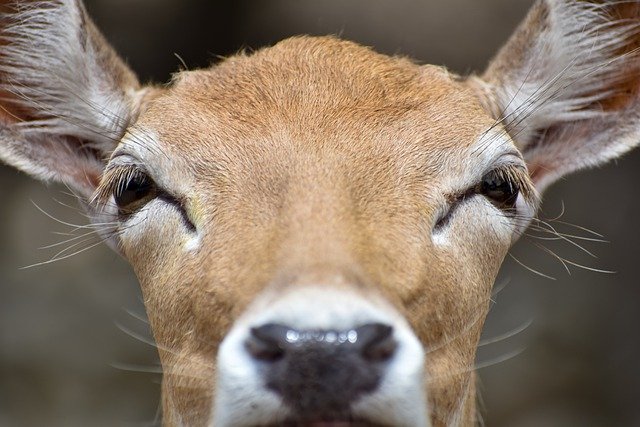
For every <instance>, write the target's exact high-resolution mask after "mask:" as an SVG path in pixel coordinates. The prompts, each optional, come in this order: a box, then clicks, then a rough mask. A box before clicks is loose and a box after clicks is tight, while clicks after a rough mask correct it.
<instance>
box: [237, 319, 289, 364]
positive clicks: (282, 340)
mask: <svg viewBox="0 0 640 427" xmlns="http://www.w3.org/2000/svg"><path fill="white" fill-rule="evenodd" d="M292 333H295V331H293V330H292V329H290V328H287V327H286V326H283V325H278V324H275V323H268V324H266V325H262V326H259V327H255V328H251V335H250V336H249V338H247V340H246V341H245V346H246V348H247V351H248V352H249V354H251V355H252V356H253V357H254V358H256V359H258V360H262V361H265V362H274V361H277V360H280V359H282V357H283V356H284V354H285V352H286V349H287V342H288V341H287V340H289V341H291V339H290V336H291V334H292Z"/></svg>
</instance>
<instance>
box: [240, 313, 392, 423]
mask: <svg viewBox="0 0 640 427" xmlns="http://www.w3.org/2000/svg"><path fill="white" fill-rule="evenodd" d="M396 346H397V344H396V341H395V339H394V338H393V328H392V327H391V326H388V325H384V324H382V323H368V324H365V325H362V326H360V327H358V328H354V329H350V330H346V331H336V330H297V329H293V328H290V327H288V326H285V325H279V324H275V323H269V324H266V325H263V326H259V327H256V328H252V329H251V336H250V337H249V338H248V339H247V341H246V348H247V351H248V352H249V353H250V354H251V355H252V356H253V357H254V358H255V359H256V361H258V362H259V365H260V369H261V370H262V375H263V378H264V380H265V385H266V387H267V388H268V389H270V390H272V391H275V392H276V393H278V394H279V395H280V396H281V397H282V399H283V400H284V401H285V402H286V403H287V404H288V405H289V406H290V407H291V408H292V409H293V411H294V413H295V414H296V417H298V418H300V419H302V420H331V419H336V418H340V417H348V413H349V407H350V405H351V403H353V402H354V401H355V400H357V399H358V398H359V397H360V396H362V395H364V394H368V393H371V392H373V391H375V390H376V388H377V387H378V385H379V383H380V380H381V378H382V376H383V374H384V370H385V368H386V362H388V361H389V360H390V359H391V358H392V357H393V354H394V352H395V350H396Z"/></svg>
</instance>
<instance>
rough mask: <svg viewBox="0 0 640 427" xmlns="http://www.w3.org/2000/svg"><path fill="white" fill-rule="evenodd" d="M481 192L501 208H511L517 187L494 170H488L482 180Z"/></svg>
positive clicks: (516, 193)
mask: <svg viewBox="0 0 640 427" xmlns="http://www.w3.org/2000/svg"><path fill="white" fill-rule="evenodd" d="M481 191H482V194H484V195H485V196H487V197H488V198H489V199H491V200H492V201H493V202H495V203H496V204H498V205H499V207H501V208H512V207H513V206H515V204H516V200H517V199H518V192H519V189H518V187H517V186H516V185H514V184H513V182H511V181H510V180H508V179H505V178H503V177H502V176H500V175H499V174H498V173H496V172H490V173H488V174H487V175H485V177H484V178H483V180H482V188H481Z"/></svg>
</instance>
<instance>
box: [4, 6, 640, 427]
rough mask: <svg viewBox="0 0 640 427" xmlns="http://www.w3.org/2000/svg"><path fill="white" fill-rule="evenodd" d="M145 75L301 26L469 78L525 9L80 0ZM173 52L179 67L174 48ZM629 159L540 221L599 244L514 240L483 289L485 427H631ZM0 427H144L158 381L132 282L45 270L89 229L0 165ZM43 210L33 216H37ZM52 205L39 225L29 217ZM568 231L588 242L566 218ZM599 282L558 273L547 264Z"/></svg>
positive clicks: (93, 256)
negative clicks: (76, 229)
mask: <svg viewBox="0 0 640 427" xmlns="http://www.w3.org/2000/svg"><path fill="white" fill-rule="evenodd" d="M86 3H87V7H88V9H89V11H90V14H91V15H92V16H93V17H94V18H95V20H96V22H97V23H98V26H99V27H100V28H101V29H102V30H103V32H104V33H105V34H106V36H107V38H108V39H109V40H110V41H111V42H112V43H113V44H114V45H115V47H116V49H117V50H118V51H119V52H120V53H121V54H122V56H123V57H124V58H126V60H127V61H128V62H129V64H130V65H131V66H132V68H133V69H134V70H135V71H136V72H137V73H138V74H139V76H140V77H141V80H142V81H154V82H165V81H167V80H168V78H169V76H170V73H172V72H174V71H177V70H178V69H179V68H180V66H181V65H180V64H181V61H182V60H183V61H184V63H186V65H187V66H188V67H189V68H197V67H204V66H207V65H208V64H210V63H212V62H215V61H216V60H217V59H216V58H217V57H218V56H219V55H229V54H232V53H233V52H235V51H237V50H239V49H241V48H258V47H261V46H264V45H269V44H272V43H275V42H276V41H278V40H280V39H282V38H284V37H287V36H290V35H293V34H299V33H307V34H340V35H341V36H342V37H344V38H348V39H352V40H355V41H358V42H360V43H362V44H365V45H370V46H373V47H374V48H375V49H376V50H378V51H381V52H384V53H388V54H403V55H409V56H412V57H414V58H416V59H417V60H418V61H420V62H427V63H433V64H442V65H446V66H448V67H449V68H451V69H452V70H454V71H456V72H458V73H469V72H472V71H473V70H477V71H480V70H482V69H483V68H484V67H485V65H486V64H487V61H488V60H489V58H490V57H491V55H492V54H493V53H494V52H495V51H496V49H497V48H498V47H499V46H500V45H501V43H503V42H504V41H505V40H506V39H507V37H508V36H509V34H510V33H511V31H512V30H513V29H514V27H515V26H516V25H517V23H518V22H519V20H520V19H522V17H523V16H524V15H525V13H526V10H527V9H528V8H529V7H530V6H531V4H532V1H531V0H483V1H482V2H480V1H477V0H448V1H446V2H445V1H435V0H393V1H391V0H323V1H318V0H269V1H255V0H254V1H249V0H234V1H226V2H215V1H211V0H87V1H86ZM175 54H177V55H179V57H180V58H181V60H180V59H178V58H177V57H176V55H175ZM639 186H640V151H638V152H635V153H632V154H630V155H628V156H626V157H625V158H624V159H623V160H621V161H619V162H616V163H613V164H610V165H608V166H606V167H604V168H601V169H598V170H594V171H589V172H586V173H582V174H578V175H574V176H572V177H570V178H569V179H566V180H564V181H562V182H560V183H558V184H556V185H555V186H554V187H553V188H552V189H551V190H550V191H549V192H548V193H547V194H546V196H545V201H544V206H543V213H542V214H541V217H542V218H555V217H557V216H558V215H560V214H563V215H562V218H561V219H560V221H564V222H567V223H570V224H575V225H577V226H579V227H585V228H588V229H591V230H594V231H596V232H598V233H600V234H602V235H603V236H604V237H605V239H606V240H609V241H610V243H604V244H602V243H590V242H585V244H586V246H587V248H588V249H589V250H590V251H592V252H593V253H594V254H595V255H597V258H595V257H591V256H589V255H586V254H585V253H584V252H582V251H581V250H580V249H579V248H578V247H576V246H574V245H571V244H568V243H567V242H564V243H563V242H549V241H544V242H543V241H539V240H535V239H531V238H525V239H522V240H521V241H520V242H519V243H518V244H517V245H516V247H515V248H514V249H513V250H512V254H513V256H514V257H515V258H516V259H517V260H518V261H519V262H521V263H524V264H526V265H527V266H529V267H531V268H533V269H535V270H539V271H541V272H544V274H546V275H549V276H553V277H555V279H556V280H551V279H546V278H543V277H540V276H538V275H536V274H534V273H532V272H531V271H529V270H528V269H526V268H525V267H523V266H521V265H520V263H519V262H516V261H514V260H513V259H512V258H510V257H508V258H507V260H506V262H505V265H504V268H503V270H502V272H501V274H500V277H499V279H498V281H497V284H496V295H495V297H494V301H495V304H494V305H493V308H492V311H491V313H490V315H489V318H488V320H487V325H486V328H485V333H484V339H483V343H484V344H485V345H483V346H482V347H481V348H480V350H479V354H478V361H477V363H478V366H479V373H480V378H481V387H480V389H481V396H482V402H483V403H482V405H483V407H484V409H483V413H484V418H485V421H486V425H488V426H490V427H493V426H505V427H506V426H509V427H514V426H517V427H525V426H526V427H529V426H640V405H638V404H637V402H638V401H639V400H640V364H639V363H638V361H639V360H640V333H639V332H638V325H640V283H639V282H640V280H638V278H637V277H638V274H637V272H636V270H637V269H638V264H639V261H640V257H639V256H638V253H640V225H639V224H638V219H639V218H640V198H639V197H638V195H639V194H640V193H639V192H638V188H639ZM0 195H2V198H1V199H0V200H1V202H0V236H1V237H0V426H120V425H122V426H137V425H155V424H154V422H155V421H154V420H155V417H156V412H157V409H158V404H159V382H160V375H159V374H158V373H157V355H156V352H155V349H154V348H153V346H151V345H149V343H145V341H149V340H151V334H150V332H149V331H148V328H147V325H146V323H145V322H144V316H145V315H144V308H143V305H142V303H141V297H140V293H139V290H138V285H137V283H136V280H135V278H134V276H133V274H132V272H131V270H130V269H129V267H128V266H127V265H126V264H125V263H124V261H122V260H121V259H120V258H119V257H118V256H117V255H115V254H113V253H112V252H110V251H109V249H107V248H106V247H104V246H102V245H100V246H97V247H94V248H92V249H90V250H88V251H85V252H82V253H80V254H78V255H75V256H73V257H70V258H69V259H65V260H62V261H58V262H55V263H52V264H48V265H44V266H37V267H33V268H28V269H20V267H24V266H28V265H31V264H35V263H38V262H42V261H46V260H48V259H50V258H51V257H52V256H54V255H55V254H56V253H57V252H58V251H59V250H60V249H64V248H65V247H66V246H69V245H61V246H60V247H58V246H56V247H52V248H48V249H42V250H39V249H38V248H40V247H43V246H47V245H51V244H55V243H58V242H62V241H64V240H65V239H66V237H65V236H64V235H61V234H55V233H56V232H57V233H67V232H69V231H70V227H69V226H65V225H63V224H61V223H59V222H57V221H56V220H54V219H52V218H50V217H49V216H48V215H50V216H52V217H55V218H57V219H58V220H61V221H64V222H69V223H76V224H84V223H85V219H84V217H83V215H82V213H81V212H79V211H78V209H77V208H76V207H75V206H76V205H75V204H74V202H73V200H72V199H71V198H70V197H69V196H68V195H66V194H65V190H64V189H63V188H59V187H57V186H52V187H49V188H46V187H44V186H42V185H40V184H38V183H36V182H34V181H32V180H30V179H28V178H27V177H25V176H24V175H22V174H19V173H17V172H14V171H13V170H11V169H9V168H7V167H4V166H0ZM36 206H38V207H39V208H38V207H36ZM40 209H41V210H43V211H44V212H47V214H48V215H45V214H44V213H43V212H41V210H40ZM554 224H555V226H556V227H558V228H559V229H561V230H563V231H565V232H567V233H569V234H580V235H583V236H588V235H589V233H588V232H586V231H584V230H582V229H580V228H577V227H574V226H572V225H568V224H564V223H561V222H559V221H556V222H554ZM538 243H544V244H545V246H547V247H549V248H550V249H552V250H553V251H555V252H556V253H557V254H558V255H559V256H561V257H565V258H568V259H570V260H573V261H575V262H577V263H583V264H585V265H587V266H589V267H592V268H598V269H607V270H614V271H616V272H617V273H616V274H603V273H596V272H592V271H586V270H583V269H580V268H576V267H571V274H568V273H567V272H566V271H565V269H564V268H563V267H562V266H561V265H560V263H559V262H558V260H557V259H556V258H554V256H552V255H550V254H549V253H547V252H546V251H545V250H543V249H540V248H539V247H538V246H537V244H538Z"/></svg>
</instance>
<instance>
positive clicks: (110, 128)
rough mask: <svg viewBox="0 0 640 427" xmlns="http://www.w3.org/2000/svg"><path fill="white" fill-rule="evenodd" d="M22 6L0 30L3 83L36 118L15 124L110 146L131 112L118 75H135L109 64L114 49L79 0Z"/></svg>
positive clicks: (34, 132) (33, 132) (23, 130)
mask: <svg viewBox="0 0 640 427" xmlns="http://www.w3.org/2000/svg"><path fill="white" fill-rule="evenodd" d="M17 8H18V12H17V13H16V14H14V15H9V17H8V20H9V22H10V24H9V25H8V26H7V27H6V28H4V29H3V30H2V34H1V38H2V40H3V46H2V58H1V59H0V74H1V75H2V81H1V83H0V89H2V90H4V91H7V92H9V93H12V94H14V95H15V97H16V101H15V102H16V103H17V104H18V105H19V106H20V107H21V108H24V109H26V110H27V111H29V113H30V115H31V116H32V117H33V120H31V119H30V120H28V121H22V122H18V123H16V124H14V125H13V127H14V128H15V129H16V131H17V132H19V133H20V134H21V135H23V136H24V138H25V139H32V138H38V137H46V138H50V137H51V136H57V135H60V136H64V137H69V136H71V137H77V138H79V139H81V140H83V141H85V144H88V145H89V146H91V147H92V148H94V149H97V150H99V151H100V152H103V153H105V152H110V151H111V150H112V149H113V147H114V146H115V143H114V141H117V140H118V139H119V137H120V136H121V134H122V131H123V130H124V128H125V127H126V125H127V124H128V123H129V120H130V113H129V110H130V108H129V106H128V105H127V102H126V95H125V93H124V89H123V88H121V87H119V86H118V84H119V82H118V79H120V78H121V77H122V76H126V79H128V81H129V82H131V81H133V82H135V78H134V77H133V75H132V74H130V72H128V71H125V70H117V72H116V71H114V70H110V69H109V67H110V66H112V65H113V62H114V61H115V59H114V58H115V55H113V54H112V52H111V50H110V48H109V47H108V45H107V44H106V43H105V42H104V41H103V40H102V39H101V38H100V37H101V36H95V35H94V34H91V33H90V28H93V27H92V25H93V24H92V23H91V22H90V21H89V18H88V17H87V16H86V12H85V11H84V9H83V8H82V6H81V3H80V2H78V1H75V0H54V1H47V2H44V1H41V2H32V3H28V2H24V3H20V4H18V5H17ZM94 36H95V37H94ZM96 40H98V43H96ZM116 73H120V74H121V75H122V76H117V77H116ZM135 86H137V82H135ZM132 89H134V88H132Z"/></svg>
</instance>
